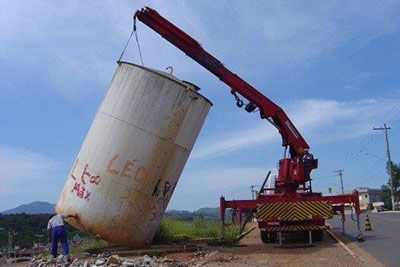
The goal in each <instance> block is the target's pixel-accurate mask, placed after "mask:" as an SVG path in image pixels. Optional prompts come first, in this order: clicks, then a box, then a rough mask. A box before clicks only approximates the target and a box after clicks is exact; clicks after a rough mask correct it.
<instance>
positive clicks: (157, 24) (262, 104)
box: [135, 7, 309, 158]
mask: <svg viewBox="0 0 400 267" xmlns="http://www.w3.org/2000/svg"><path fill="white" fill-rule="evenodd" d="M135 18H138V19H139V20H140V21H141V22H143V23H144V24H146V25H147V26H149V27H150V28H151V29H153V30H154V31H156V32H158V33H159V34H160V35H161V36H162V37H163V38H165V39H166V40H167V41H169V42H170V43H172V44H173V45H175V46H176V47H177V48H179V49H180V50H182V51H183V52H185V54H186V55H188V56H189V57H190V58H192V59H193V60H195V61H196V62H197V63H199V64H200V65H202V66H203V67H204V68H206V69H207V70H209V71H210V72H211V73H213V74H214V75H215V76H217V77H218V78H219V79H220V80H221V81H222V82H224V83H225V84H226V85H228V86H229V87H230V88H231V89H232V91H233V92H234V93H239V94H240V95H242V96H243V97H245V98H246V99H247V100H249V102H250V103H253V104H255V106H257V107H258V108H259V109H260V115H261V118H265V119H267V120H268V121H270V122H271V123H272V124H273V125H274V126H275V127H276V128H278V130H279V133H280V134H281V136H282V145H283V146H285V147H287V146H289V152H290V156H291V158H295V157H297V158H302V156H303V151H304V149H308V148H309V146H308V144H307V142H306V141H305V140H304V138H303V137H302V136H301V134H300V133H299V132H298V130H297V129H296V127H295V126H294V125H293V123H292V122H291V121H290V119H289V118H288V116H287V115H286V113H285V112H284V111H283V110H282V108H280V107H279V106H278V105H276V104H275V103H274V102H273V101H271V100H270V99H269V98H268V97H266V96H264V95H263V94H262V93H260V92H259V91H258V90H257V89H255V88H254V87H253V86H251V85H250V84H249V83H247V82H246V81H244V80H243V79H242V78H240V77H239V76H238V75H236V74H235V73H233V72H231V71H230V70H228V69H227V68H226V67H225V66H224V65H223V64H222V63H221V62H220V61H219V60H218V59H216V58H215V57H213V56H212V55H210V54H209V53H208V52H207V51H205V50H204V49H203V48H202V47H201V45H200V44H199V43H198V42H197V41H196V40H195V39H193V38H192V37H190V36H189V35H188V34H186V33H185V32H183V31H182V30H180V29H179V28H178V27H176V26H175V25H173V24H172V23H171V22H169V21H168V20H167V19H165V18H164V17H162V16H161V15H160V14H159V13H157V11H155V10H153V9H151V8H148V7H147V8H144V9H142V10H138V11H137V12H136V13H135ZM255 106H254V105H252V107H251V105H250V106H249V107H248V108H250V109H251V110H254V109H255ZM246 110H247V109H246Z"/></svg>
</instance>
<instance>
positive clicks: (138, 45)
mask: <svg viewBox="0 0 400 267" xmlns="http://www.w3.org/2000/svg"><path fill="white" fill-rule="evenodd" d="M133 34H135V39H136V45H137V47H138V51H139V56H140V62H141V63H142V66H144V63H143V56H142V50H141V48H140V43H139V38H138V35H137V31H136V16H133V27H132V32H131V34H130V35H129V38H128V41H127V42H126V44H125V47H124V49H123V50H122V53H121V55H120V57H119V59H118V62H119V61H121V59H122V57H123V56H124V54H125V51H126V48H127V47H128V45H129V43H130V41H131V39H132V35H133Z"/></svg>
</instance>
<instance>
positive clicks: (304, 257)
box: [8, 228, 364, 267]
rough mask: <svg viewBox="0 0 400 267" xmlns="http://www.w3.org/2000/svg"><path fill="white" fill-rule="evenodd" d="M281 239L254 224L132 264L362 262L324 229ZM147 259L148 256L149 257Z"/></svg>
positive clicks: (181, 266) (176, 266)
mask: <svg viewBox="0 0 400 267" xmlns="http://www.w3.org/2000/svg"><path fill="white" fill-rule="evenodd" d="M283 243H284V244H290V245H292V248H280V247H278V245H277V244H264V243H262V242H261V239H260V231H259V230H258V229H257V228H256V229H254V230H253V231H251V232H250V233H249V234H248V235H246V236H245V237H244V238H243V239H242V240H241V241H240V243H239V245H238V246H234V247H217V246H215V247H211V246H204V247H202V250H201V251H197V252H186V253H183V252H182V253H172V254H168V255H166V256H165V257H152V258H151V262H147V263H144V264H143V265H142V264H135V265H134V266H173V267H184V266H233V267H234V266H285V267H286V266H289V267H290V266H296V267H298V266H302V267H303V266H313V267H317V266H351V267H357V266H364V265H363V264H362V263H361V262H360V261H359V260H358V259H357V258H354V257H352V256H351V255H349V253H348V252H347V251H346V250H345V249H343V248H342V247H341V246H340V245H339V244H338V243H337V242H336V241H335V240H334V239H333V238H332V237H331V236H330V235H329V234H327V233H325V236H324V239H323V241H322V242H317V243H315V246H314V247H299V248H294V245H296V244H297V245H306V244H307V242H306V241H302V236H294V235H289V236H288V235H284V240H283ZM146 257H147V256H146ZM142 258H143V257H142ZM135 259H136V260H138V259H139V257H128V258H125V259H124V260H128V261H130V260H133V261H134V260H135ZM148 259H149V260H150V257H149V258H148ZM8 266H13V267H22V266H29V263H28V262H24V263H18V264H12V265H8ZM74 266H80V265H79V264H78V265H74ZM89 266H90V265H89ZM92 266H95V265H92ZM101 266H105V265H101ZM117 266H118V265H117ZM120 266H132V265H120Z"/></svg>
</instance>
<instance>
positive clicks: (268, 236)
mask: <svg viewBox="0 0 400 267" xmlns="http://www.w3.org/2000/svg"><path fill="white" fill-rule="evenodd" d="M260 235H261V241H262V242H263V243H266V244H267V243H273V242H275V241H276V233H269V232H267V231H260Z"/></svg>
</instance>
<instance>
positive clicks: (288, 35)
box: [0, 0, 399, 100]
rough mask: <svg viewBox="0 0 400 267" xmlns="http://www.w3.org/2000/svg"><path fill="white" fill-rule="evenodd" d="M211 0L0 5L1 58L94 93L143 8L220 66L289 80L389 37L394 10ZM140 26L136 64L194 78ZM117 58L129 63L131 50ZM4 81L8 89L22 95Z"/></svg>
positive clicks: (73, 89) (66, 89)
mask: <svg viewBox="0 0 400 267" xmlns="http://www.w3.org/2000/svg"><path fill="white" fill-rule="evenodd" d="M214 2H215V1H213V2H212V3H211V1H210V2H199V3H194V2H189V1H188V2H185V1H175V2H172V3H171V2H168V3H167V2H165V1H157V0H154V1H137V2H135V3H132V2H129V1H118V2H116V1H102V2H96V4H93V3H92V2H85V1H69V2H67V3H63V4H60V3H59V2H49V1H30V2H23V1H1V3H0V39H1V40H2V41H1V42H0V58H1V59H2V60H3V61H4V62H7V64H8V65H9V66H14V67H18V69H19V70H21V73H20V74H21V76H24V75H34V76H36V78H40V79H41V80H42V82H43V83H44V84H43V85H44V86H42V87H46V86H50V87H51V90H53V91H54V92H59V93H61V94H63V95H65V96H67V97H69V98H71V99H73V100H76V99H79V98H83V99H85V96H86V95H88V94H99V92H103V91H102V90H103V86H104V87H105V86H106V85H107V83H108V82H109V81H110V79H111V75H112V73H113V71H114V69H115V67H116V66H115V61H116V59H117V58H118V56H119V53H120V51H121V50H122V47H123V44H124V43H125V41H126V39H127V37H128V35H129V33H130V31H131V28H132V15H133V12H134V11H135V10H137V9H139V8H141V7H143V6H145V5H149V6H152V7H154V8H155V9H157V10H158V11H159V12H160V13H161V14H162V15H164V16H165V17H167V18H168V19H169V20H171V21H172V22H173V23H175V24H176V25H178V26H179V27H181V28H182V29H184V30H185V31H186V32H188V33H189V34H191V35H193V36H195V38H196V39H198V40H199V41H200V42H201V43H203V44H204V46H205V48H206V49H210V50H211V51H212V52H213V53H214V51H215V54H216V55H217V56H221V55H222V56H223V57H222V58H223V59H224V60H223V61H227V62H228V63H232V62H233V61H235V66H238V68H239V70H240V72H246V73H253V74H256V73H257V72H264V69H268V70H269V72H282V70H283V73H284V75H285V76H286V77H290V75H293V73H292V72H291V73H287V70H288V69H293V68H296V72H300V71H301V70H302V69H305V68H309V67H310V66H313V65H314V64H315V63H317V62H318V61H320V60H321V58H323V57H326V56H329V55H330V54H331V53H332V52H333V51H335V50H336V49H337V48H339V47H343V46H345V45H346V46H350V47H359V46H360V45H363V44H365V43H368V42H369V41H371V40H373V39H375V38H378V37H380V36H381V35H384V34H390V33H392V32H394V31H395V30H396V29H397V28H396V27H397V25H396V23H395V17H396V16H395V14H396V12H397V11H398V7H399V4H398V3H396V2H390V1H386V2H385V4H382V3H381V2H376V1H370V2H367V3H364V2H353V1H350V2H337V1H335V2H321V3H314V4H309V3H305V4H293V2H291V3H288V2H282V1H270V2H269V3H268V5H265V2H264V1H260V2H256V1H252V2H251V3H247V4H245V5H244V4H243V2H241V1H238V2H232V3H231V2H230V3H229V5H230V6H231V8H229V9H227V8H226V3H214ZM139 24H140V25H138V27H139V37H140V41H141V44H142V50H143V54H144V60H145V64H148V65H150V66H153V67H156V68H159V69H164V68H165V67H166V66H169V65H172V66H174V67H175V71H176V74H177V75H178V76H180V77H182V78H183V77H185V78H188V77H187V76H190V75H194V76H198V74H195V73H197V70H199V69H200V67H199V66H197V64H196V63H194V62H192V60H190V59H189V58H188V57H186V56H185V55H184V54H183V53H182V52H180V51H179V50H178V49H176V48H175V47H173V46H172V45H170V44H169V43H168V42H166V41H165V40H163V39H162V38H161V37H160V36H159V35H158V34H156V33H154V32H153V31H151V30H150V29H148V28H147V27H146V26H144V25H143V24H141V23H139ZM216 28H218V29H216ZM237 34H239V36H238V35H237ZM210 36H212V39H211V38H210ZM126 58H128V59H134V60H135V61H136V62H138V56H137V51H136V47H135V46H134V44H132V46H130V47H129V48H128V53H127V56H126ZM249 59H251V60H249ZM238 61H239V62H238ZM261 66H262V67H263V68H261ZM3 83H5V84H6V85H7V86H6V87H7V88H8V89H9V90H10V91H12V90H14V91H15V90H24V89H21V88H16V87H15V86H13V84H10V83H9V82H7V81H5V82H3ZM99 87H101V88H99ZM30 90H31V88H30ZM16 94H17V95H19V93H18V92H17V93H16ZM86 97H87V96H86Z"/></svg>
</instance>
